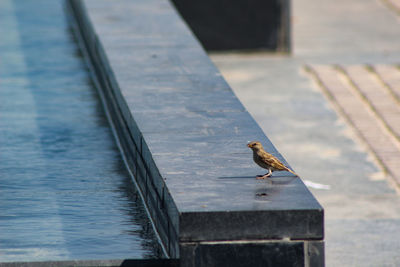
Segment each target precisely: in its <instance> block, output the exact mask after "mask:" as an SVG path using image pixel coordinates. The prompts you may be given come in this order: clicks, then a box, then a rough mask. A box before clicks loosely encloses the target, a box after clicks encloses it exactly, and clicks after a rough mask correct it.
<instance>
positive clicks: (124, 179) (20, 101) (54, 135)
mask: <svg viewBox="0 0 400 267" xmlns="http://www.w3.org/2000/svg"><path fill="white" fill-rule="evenodd" d="M0 36H1V38H0V262H10V261H43V260H70V259H126V258H135V259H141V258H155V257H158V256H159V253H160V252H159V251H160V250H159V247H158V245H157V241H156V238H155V235H154V232H153V230H152V227H151V224H150V222H149V220H148V218H147V215H146V213H145V210H144V208H143V205H142V202H141V200H140V197H138V195H137V192H136V191H135V187H134V185H133V183H132V180H131V177H129V175H128V173H127V171H126V170H125V167H124V165H123V161H122V159H121V156H120V153H119V151H118V148H117V146H116V144H115V141H114V139H113V136H112V132H111V129H110V127H109V125H108V123H107V120H106V117H105V114H104V111H103V108H102V105H101V103H100V100H99V97H98V96H97V94H96V90H95V88H94V87H93V85H92V83H91V81H90V75H89V73H88V70H87V68H86V67H85V64H84V61H83V59H82V57H81V55H80V53H79V49H78V46H77V44H76V41H75V39H74V37H73V34H72V32H71V30H70V27H69V25H68V22H67V20H66V15H65V10H64V7H63V1H55V0H19V1H11V0H1V1H0Z"/></svg>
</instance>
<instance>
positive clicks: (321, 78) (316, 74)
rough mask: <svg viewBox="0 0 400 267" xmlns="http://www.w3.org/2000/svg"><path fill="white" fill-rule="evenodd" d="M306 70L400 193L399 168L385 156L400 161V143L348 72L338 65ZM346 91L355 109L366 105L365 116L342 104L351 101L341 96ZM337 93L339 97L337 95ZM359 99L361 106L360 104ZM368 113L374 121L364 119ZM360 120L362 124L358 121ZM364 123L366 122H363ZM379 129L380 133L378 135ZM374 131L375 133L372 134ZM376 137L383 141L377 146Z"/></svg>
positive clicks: (307, 67) (313, 67)
mask: <svg viewBox="0 0 400 267" xmlns="http://www.w3.org/2000/svg"><path fill="white" fill-rule="evenodd" d="M304 69H305V70H306V71H307V72H308V73H310V76H311V77H312V78H313V80H314V81H316V82H317V84H318V85H319V87H320V88H321V91H322V92H323V93H324V95H326V96H327V98H328V99H329V101H330V102H331V103H332V104H333V106H334V108H335V110H336V111H337V113H338V114H339V115H341V117H342V118H344V119H345V120H346V121H347V122H348V124H349V125H351V126H352V128H353V129H354V130H355V132H356V133H357V136H358V137H359V138H360V139H361V140H362V141H363V142H362V143H364V144H365V145H366V146H367V148H368V150H369V151H370V154H371V155H372V156H373V157H374V159H375V160H376V162H377V163H378V165H379V166H380V167H381V168H382V169H383V170H384V172H385V173H386V174H389V176H390V179H388V180H389V182H390V183H391V184H393V185H394V186H393V187H394V188H395V189H396V191H397V192H398V193H400V168H399V167H397V166H396V164H394V162H393V161H390V160H388V159H387V155H388V154H387V153H386V151H388V150H390V151H391V153H392V154H393V157H396V158H397V157H400V142H399V141H398V140H397V138H395V136H393V134H392V133H391V131H389V130H388V129H387V127H386V125H385V124H384V122H383V121H382V119H381V117H380V116H378V114H377V113H376V112H374V111H373V110H372V109H371V106H370V103H369V102H368V101H367V99H365V98H364V97H363V95H362V94H361V92H359V91H358V89H357V88H356V87H355V86H354V84H353V83H352V81H351V80H350V77H349V76H348V74H347V73H346V72H345V70H344V69H342V68H341V67H340V66H337V65H305V66H304ZM324 70H325V72H327V73H325V74H324V73H323V72H324ZM334 76H337V77H334ZM340 76H342V77H340ZM338 80H341V83H339V82H338ZM346 82H347V83H348V84H347V85H346V84H345V83H346ZM332 85H333V87H332ZM340 87H341V88H340ZM345 87H346V88H347V90H348V92H347V94H348V97H351V95H352V96H353V98H354V101H355V102H354V104H355V105H357V104H358V105H360V103H362V104H363V106H364V107H363V108H362V109H363V110H364V115H363V114H361V113H359V112H357V110H353V109H352V108H350V107H349V106H348V105H346V104H345V103H344V101H341V98H342V99H343V100H348V97H346V96H341V95H340V94H343V93H344V92H341V90H343V89H344V88H345ZM335 90H336V92H335ZM338 92H339V94H337V93H338ZM357 98H358V100H359V102H357ZM368 113H369V116H370V117H372V118H373V119H372V120H368V119H367V117H368V115H367V117H365V115H366V114H368ZM357 118H358V119H359V120H357ZM363 119H364V120H367V121H365V122H362V121H360V120H363ZM374 124H375V126H374ZM360 126H361V127H360ZM376 126H382V127H376ZM376 129H379V130H378V131H376ZM371 130H375V131H374V132H371ZM376 137H382V138H379V142H378V143H376V142H375V141H376ZM378 144H379V145H378ZM393 145H394V146H393ZM397 165H398V164H397Z"/></svg>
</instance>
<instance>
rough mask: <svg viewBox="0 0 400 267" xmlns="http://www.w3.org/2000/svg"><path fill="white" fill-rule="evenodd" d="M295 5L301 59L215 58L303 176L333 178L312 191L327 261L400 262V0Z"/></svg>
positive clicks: (296, 52)
mask: <svg viewBox="0 0 400 267" xmlns="http://www.w3.org/2000/svg"><path fill="white" fill-rule="evenodd" d="M292 12H293V17H292V21H293V54H292V55H291V56H285V55H271V54H268V53H252V54H240V53H239V54H238V53H236V54H235V53H231V54H213V55H212V59H213V60H214V62H215V63H216V64H217V66H218V67H219V68H220V69H221V71H222V73H223V75H224V76H225V78H226V79H227V81H228V82H229V83H230V84H231V86H232V87H233V89H234V91H235V93H236V94H237V95H238V97H239V99H240V100H241V101H242V102H243V104H244V105H245V106H246V108H247V109H248V110H249V112H250V113H251V114H252V115H253V116H254V118H255V119H256V120H257V122H258V123H259V124H260V125H261V127H262V128H263V130H264V132H265V133H266V134H267V136H268V137H269V138H270V139H271V140H272V142H273V143H274V144H275V145H276V146H277V148H278V149H279V150H280V152H281V153H282V154H283V155H284V156H285V157H286V159H287V160H288V162H289V163H290V164H291V166H292V167H293V168H294V169H295V171H296V172H297V173H299V174H300V175H301V177H302V179H303V180H304V181H306V182H309V184H311V185H313V184H312V183H310V182H313V183H317V187H318V184H319V185H324V186H322V187H323V188H324V189H317V188H316V187H315V185H314V187H310V190H311V191H312V192H313V193H314V195H315V196H316V197H317V199H318V200H319V201H320V202H321V204H322V205H323V206H324V208H325V214H326V221H325V225H326V263H327V266H399V262H400V195H399V194H398V193H397V192H396V190H397V191H398V188H399V186H398V184H397V183H398V182H399V181H400V178H399V177H400V173H399V172H400V171H399V167H398V166H396V164H397V165H400V157H399V153H400V145H399V125H400V122H399V118H400V116H399V112H400V104H399V103H400V99H399V88H400V83H399V80H400V74H399V72H400V71H399V69H398V68H397V67H396V64H398V63H400V46H399V44H400V15H399V14H400V12H399V10H398V9H397V7H396V1H395V0H393V1H392V0H385V1H383V0H351V1H348V0H347V1H345V0H338V1H328V0H297V1H292ZM380 163H382V164H380ZM385 170H386V172H385ZM327 188H329V189H327Z"/></svg>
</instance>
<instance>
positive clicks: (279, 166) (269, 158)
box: [247, 141, 299, 179]
mask: <svg viewBox="0 0 400 267" xmlns="http://www.w3.org/2000/svg"><path fill="white" fill-rule="evenodd" d="M247 146H248V147H249V148H251V150H253V160H254V162H255V163H256V164H257V165H258V166H260V167H261V168H264V169H267V170H268V172H267V173H266V174H264V175H259V176H257V179H266V178H268V177H270V176H271V175H272V172H273V171H288V172H290V173H292V174H294V175H295V176H297V177H299V176H298V175H297V174H296V173H295V172H294V171H292V170H291V169H289V168H288V167H287V166H285V164H283V163H282V162H281V161H280V160H279V159H277V158H276V157H275V156H273V155H271V154H270V153H268V152H266V151H265V150H264V148H263V146H262V145H261V143H260V142H258V141H252V142H250V143H248V144H247Z"/></svg>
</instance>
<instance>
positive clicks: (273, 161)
mask: <svg viewBox="0 0 400 267" xmlns="http://www.w3.org/2000/svg"><path fill="white" fill-rule="evenodd" d="M260 156H261V157H260V158H261V160H262V161H263V162H264V163H265V164H268V165H270V166H271V167H273V168H275V169H277V170H287V167H286V166H285V165H284V164H283V163H282V162H281V161H280V160H279V159H277V158H276V157H275V156H273V155H271V154H269V153H267V152H265V151H263V153H262V155H260Z"/></svg>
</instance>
